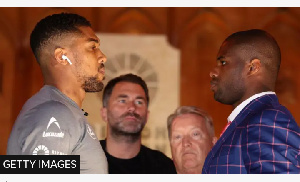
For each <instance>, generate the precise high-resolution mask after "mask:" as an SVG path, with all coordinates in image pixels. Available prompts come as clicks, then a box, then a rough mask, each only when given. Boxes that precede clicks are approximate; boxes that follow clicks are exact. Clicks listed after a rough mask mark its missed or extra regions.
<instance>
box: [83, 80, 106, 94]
mask: <svg viewBox="0 0 300 182" xmlns="http://www.w3.org/2000/svg"><path fill="white" fill-rule="evenodd" d="M103 88H104V84H103V83H102V82H98V83H94V84H89V85H84V90H85V92H100V91H102V90H103Z"/></svg>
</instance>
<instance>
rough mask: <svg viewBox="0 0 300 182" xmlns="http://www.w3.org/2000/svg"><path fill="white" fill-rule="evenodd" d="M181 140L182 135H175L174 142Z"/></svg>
mask: <svg viewBox="0 0 300 182" xmlns="http://www.w3.org/2000/svg"><path fill="white" fill-rule="evenodd" d="M180 139H181V135H174V136H173V140H174V141H178V140H180Z"/></svg>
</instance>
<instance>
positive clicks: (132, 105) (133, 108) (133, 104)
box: [128, 101, 136, 111]
mask: <svg viewBox="0 0 300 182" xmlns="http://www.w3.org/2000/svg"><path fill="white" fill-rule="evenodd" d="M135 109H136V105H135V103H134V101H132V102H128V111H135Z"/></svg>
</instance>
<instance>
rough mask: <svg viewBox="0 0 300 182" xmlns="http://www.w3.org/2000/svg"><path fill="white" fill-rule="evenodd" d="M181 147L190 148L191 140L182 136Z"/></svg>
mask: <svg viewBox="0 0 300 182" xmlns="http://www.w3.org/2000/svg"><path fill="white" fill-rule="evenodd" d="M182 145H183V146H184V147H190V146H192V142H191V139H190V137H189V136H184V137H183V139H182Z"/></svg>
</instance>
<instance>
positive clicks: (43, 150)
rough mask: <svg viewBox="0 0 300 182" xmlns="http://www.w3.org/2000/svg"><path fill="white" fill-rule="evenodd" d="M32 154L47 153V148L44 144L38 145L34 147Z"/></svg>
mask: <svg viewBox="0 0 300 182" xmlns="http://www.w3.org/2000/svg"><path fill="white" fill-rule="evenodd" d="M32 155H49V150H48V148H47V147H46V146H45V145H39V146H37V147H35V149H34V151H33V152H32Z"/></svg>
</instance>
